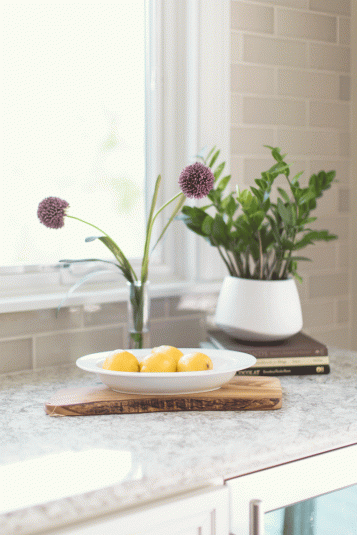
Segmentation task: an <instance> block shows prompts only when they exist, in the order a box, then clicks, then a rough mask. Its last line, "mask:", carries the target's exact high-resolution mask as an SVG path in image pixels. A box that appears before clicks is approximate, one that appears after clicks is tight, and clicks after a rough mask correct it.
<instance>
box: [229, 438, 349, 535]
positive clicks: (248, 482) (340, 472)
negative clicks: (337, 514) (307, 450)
mask: <svg viewBox="0 0 357 535" xmlns="http://www.w3.org/2000/svg"><path fill="white" fill-rule="evenodd" d="M226 484H227V486H228V487H229V488H230V490H231V533H232V534H234V535H253V534H254V535H255V534H256V533H257V534H258V533H259V535H263V534H264V533H265V535H270V534H274V535H282V534H283V533H284V534H286V533H289V535H295V533H298V534H299V535H300V534H305V533H306V534H312V533H314V535H319V532H318V531H317V528H316V524H317V522H316V519H315V520H314V515H315V513H314V510H315V511H316V509H317V508H318V506H319V502H320V508H321V504H322V503H323V502H325V503H327V502H329V503H330V504H331V503H333V502H335V504H337V503H338V501H339V500H340V494H338V493H337V492H336V495H335V500H334V492H335V491H339V493H341V492H342V491H341V489H345V491H344V494H343V498H342V499H343V500H347V499H348V500H349V501H350V502H351V505H350V507H353V508H354V510H355V515H354V516H356V515H357V503H355V500H356V497H357V493H356V490H355V487H354V485H356V484H357V445H353V446H348V447H345V448H340V449H338V450H334V451H330V452H327V453H323V454H320V455H315V456H313V457H308V458H305V459H302V460H299V461H294V462H290V463H286V464H282V465H280V466H276V467H274V468H269V469H266V470H261V471H259V472H254V473H252V474H248V475H246V476H242V477H238V478H234V479H230V480H228V481H226ZM330 493H332V494H330ZM323 495H325V497H324V498H323V499H319V498H317V499H316V501H315V502H314V501H313V500H311V498H315V497H318V496H321V497H322V496H323ZM294 504H296V505H295V507H293V505H294ZM346 507H347V502H346ZM285 513H286V514H285ZM253 516H254V518H255V520H254V522H253V523H254V524H255V530H254V529H253V526H250V518H251V519H252V517H253ZM343 516H344V517H345V518H344V519H343V518H342V517H343ZM349 517H350V518H352V517H351V514H350V512H349V511H347V510H346V508H345V510H344V511H343V510H342V509H341V524H340V525H342V522H345V523H348V528H347V531H343V533H344V535H347V534H348V535H352V534H355V531H353V530H354V529H355V527H354V526H353V525H352V524H351V521H350V520H348V518H349ZM294 525H296V529H295V528H294ZM258 528H259V529H258ZM284 529H285V531H284ZM294 529H295V531H294ZM320 533H321V531H320ZM336 533H337V532H336ZM341 533H342V531H341Z"/></svg>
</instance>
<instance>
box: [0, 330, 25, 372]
mask: <svg viewBox="0 0 357 535" xmlns="http://www.w3.org/2000/svg"><path fill="white" fill-rule="evenodd" d="M30 369H32V340H31V338H24V339H18V340H7V341H2V342H0V373H9V372H17V371H21V370H30Z"/></svg>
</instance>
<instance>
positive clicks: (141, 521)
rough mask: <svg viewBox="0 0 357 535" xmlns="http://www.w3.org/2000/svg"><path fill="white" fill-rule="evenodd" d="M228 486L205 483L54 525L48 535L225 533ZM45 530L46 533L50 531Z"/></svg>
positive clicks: (226, 532)
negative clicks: (137, 504)
mask: <svg viewBox="0 0 357 535" xmlns="http://www.w3.org/2000/svg"><path fill="white" fill-rule="evenodd" d="M228 494H229V489H228V487H226V486H223V485H219V486H214V485H212V486H209V487H205V488H203V489H200V490H196V491H191V492H188V493H185V494H183V495H182V494H181V495H177V496H174V497H173V496H171V497H169V498H165V499H162V500H158V501H157V502H155V503H151V504H150V505H143V506H141V507H135V508H131V509H130V510H127V511H121V512H118V513H113V514H111V515H108V516H105V517H100V518H97V519H91V520H88V521H87V522H83V523H81V524H78V525H74V526H70V527H67V528H62V529H56V530H52V531H51V532H50V534H51V535H54V534H56V535H119V534H120V535H228V534H229V496H228ZM50 534H49V535H50Z"/></svg>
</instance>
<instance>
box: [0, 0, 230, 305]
mask: <svg viewBox="0 0 357 535" xmlns="http://www.w3.org/2000/svg"><path fill="white" fill-rule="evenodd" d="M144 5H145V10H146V11H144ZM229 13H230V2H229V1H228V0H224V1H223V2H222V1H220V0H186V1H184V0H183V1H182V2H181V0H180V1H179V0H174V1H172V2H171V1H170V2H166V1H165V0H116V1H115V2H114V1H113V2H109V1H104V3H100V2H95V1H93V2H85V1H80V0H74V1H73V2H62V1H60V0H53V1H50V0H49V1H48V2H39V3H30V4H28V3H27V2H25V1H24V0H18V1H16V2H12V3H10V2H9V3H8V4H6V7H5V17H4V19H5V23H6V28H5V33H4V35H5V55H6V62H5V74H6V92H5V101H6V106H5V109H6V113H5V124H6V131H5V133H6V135H5V154H6V162H5V163H6V168H5V173H4V177H5V178H4V184H3V186H4V187H3V191H4V193H3V195H2V200H3V203H4V207H5V208H6V210H7V212H5V209H4V210H2V217H3V221H2V239H3V245H1V246H0V288H2V295H3V296H5V297H4V298H2V299H0V312H1V311H2V310H8V311H10V310H15V309H16V306H18V305H17V303H15V300H16V299H15V298H14V299H13V298H12V297H11V295H10V294H11V293H12V294H13V295H16V296H19V295H20V294H24V293H25V292H27V289H28V288H29V286H32V295H35V293H36V292H37V294H36V295H37V297H36V298H34V303H36V304H33V307H41V302H42V301H41V299H42V295H44V293H45V292H47V294H49V293H51V292H52V293H55V292H59V291H61V290H59V288H58V285H66V286H68V285H70V284H73V282H75V281H76V280H78V277H80V273H78V274H77V273H76V269H77V268H78V270H79V271H80V268H81V266H78V265H74V266H73V270H72V269H71V270H70V271H71V272H69V270H67V271H66V270H65V269H63V267H62V268H61V270H60V273H58V269H57V268H58V264H57V262H58V261H59V260H60V259H63V258H71V257H72V258H94V257H98V258H109V256H108V255H109V252H108V250H107V249H106V248H105V247H104V245H103V244H101V243H99V242H91V243H85V242H84V239H85V238H86V237H87V236H91V235H96V231H95V230H94V229H91V228H90V227H89V226H87V225H84V224H83V223H80V222H76V221H73V220H70V219H67V220H66V223H65V227H64V228H62V229H60V230H51V229H47V228H46V227H44V226H43V225H41V224H40V222H39V221H38V219H37V215H36V211H37V206H38V203H39V202H40V201H41V200H42V199H43V198H45V197H47V196H52V195H53V196H58V197H62V198H64V199H65V200H67V201H68V202H69V203H70V212H69V213H71V214H72V215H73V216H76V217H80V218H81V219H84V220H86V221H89V222H90V223H93V224H94V225H97V226H99V227H100V228H102V229H103V230H105V231H106V232H107V233H108V234H109V235H111V236H112V237H113V239H115V240H116V241H117V242H118V244H119V245H120V246H121V247H122V249H123V250H124V251H125V253H126V254H127V255H128V256H131V257H134V258H135V257H141V255H142V251H143V235H144V230H145V206H146V209H147V205H148V203H150V200H151V197H152V192H153V186H154V181H155V179H156V177H157V175H158V174H162V176H163V182H162V189H161V199H160V200H159V202H160V203H162V202H164V201H166V200H168V199H169V198H170V197H172V196H173V195H174V194H175V193H177V191H178V184H177V179H178V176H179V173H180V172H181V170H182V168H183V167H184V166H186V165H187V164H188V163H192V161H193V157H194V155H195V154H197V152H198V151H199V150H200V149H201V148H202V147H204V146H207V147H212V146H213V145H218V146H220V148H221V149H222V150H221V157H222V159H224V160H226V161H227V162H228V161H229V117H230V111H229V106H230V97H229V83H230V80H229V63H230V47H229V44H230V43H229V34H230V32H229V27H230V20H229ZM28 23H30V24H28ZM30 45H31V46H30ZM123 59H125V60H127V59H129V62H127V64H123V63H122V61H123ZM128 80H129V81H128ZM144 80H145V83H144ZM40 112H41V113H40ZM130 151H131V152H130ZM145 178H146V182H144V179H145ZM119 180H121V185H122V188H121V190H120V194H119V192H118V184H119V182H118V181H119ZM124 214H125V215H124ZM133 214H134V217H132V215H133ZM165 217H166V214H164V218H165ZM36 235H37V238H36ZM154 239H155V238H154V237H153V240H154ZM152 260H154V262H152V261H151V262H150V266H151V267H150V275H149V276H150V280H151V281H153V280H159V281H160V283H161V286H162V284H163V283H165V281H167V280H170V281H171V283H172V281H180V282H179V286H178V287H179V288H180V291H182V287H183V286H182V284H187V286H185V288H186V289H187V288H192V287H193V286H192V280H194V281H196V282H197V281H200V280H202V279H203V280H204V281H205V280H213V279H215V280H217V279H219V277H220V276H221V272H220V271H219V269H218V265H219V261H220V260H219V258H217V255H216V251H213V250H211V249H210V248H209V246H208V245H207V244H206V243H205V242H204V240H200V239H198V237H197V236H195V235H194V234H193V233H190V232H188V231H187V229H186V228H185V226H184V225H183V224H181V223H180V222H174V223H173V224H172V225H171V226H170V229H169V230H168V232H167V234H166V237H165V239H164V240H163V241H162V242H161V243H160V247H157V249H156V250H155V257H154V258H153V259H152ZM41 263H42V265H41ZM51 263H52V264H53V263H55V264H57V266H56V267H53V265H52V266H49V267H47V266H46V265H48V264H51ZM16 264H17V265H18V268H17V269H16V270H15V274H13V273H14V270H13V266H14V265H16ZM34 264H40V265H39V266H34ZM6 266H8V267H6ZM101 267H105V266H103V264H101ZM90 268H91V269H92V268H93V266H90ZM37 271H39V274H38V273H37ZM222 272H223V271H222ZM109 275H110V274H109ZM153 275H155V277H154V276H153ZM165 277H166V278H165ZM121 279H122V277H121ZM104 280H106V281H108V280H109V279H108V277H105V278H104ZM113 280H114V279H113ZM93 281H94V279H93ZM118 281H119V279H118V277H116V278H115V286H114V285H113V289H114V290H113V291H114V293H111V294H110V296H109V293H108V289H107V290H106V292H105V291H104V290H103V292H102V293H100V292H101V290H99V289H98V301H97V302H100V301H102V302H104V301H105V300H114V299H117V298H118V295H117V293H116V292H119V293H120V290H118ZM190 281H191V282H190ZM91 282H92V279H91V280H90V281H89V282H88V283H87V284H88V285H89V284H91ZM94 282H95V281H94ZM119 282H120V281H119ZM121 282H122V283H123V285H125V281H124V280H122V281H121ZM46 284H47V285H48V287H47V288H46V289H45V292H42V288H43V286H44V285H46ZM87 284H86V286H87ZM174 284H175V282H174ZM38 286H41V289H40V290H38V289H37V288H38ZM55 286H56V288H55ZM194 286H195V288H196V287H197V285H194ZM172 287H173V286H172V285H171V286H170V288H171V289H172ZM21 288H22V289H23V290H22V289H21ZM93 288H94V284H93ZM82 289H83V288H82ZM12 290H14V291H12ZM65 291H66V288H64V289H63V292H65ZM93 291H94V290H93ZM95 291H97V290H95ZM160 291H161V292H162V291H163V290H160ZM165 291H166V290H165ZM168 291H172V290H168ZM27 293H28V292H27ZM160 295H162V293H160ZM170 295H171V294H170ZM7 296H10V297H9V298H8V303H10V301H11V303H10V304H9V305H7V304H6V306H5V299H7ZM38 296H40V297H39V298H38ZM74 297H75V296H74V294H73V295H72V297H71V303H72V304H74V303H75V302H76V301H75V299H74ZM95 298H97V296H96V297H95ZM19 299H20V297H19ZM29 299H32V297H30V298H25V299H24V300H23V303H24V304H23V305H21V306H23V307H28V306H30V305H29V304H28V300H29ZM44 299H45V298H44ZM44 302H45V304H44V305H43V306H44V307H45V306H48V303H49V301H46V300H45V301H44ZM56 302H57V301H56ZM78 302H83V301H81V298H80V297H78ZM14 303H15V304H14ZM51 303H53V301H51ZM19 306H20V305H19ZM52 306H53V304H52ZM54 306H55V305H54ZM17 309H19V308H17ZM22 309H23V310H24V309H27V308H22Z"/></svg>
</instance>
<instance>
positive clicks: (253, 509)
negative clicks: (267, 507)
mask: <svg viewBox="0 0 357 535" xmlns="http://www.w3.org/2000/svg"><path fill="white" fill-rule="evenodd" d="M249 535H264V511H263V507H262V500H251V501H250V503H249Z"/></svg>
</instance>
